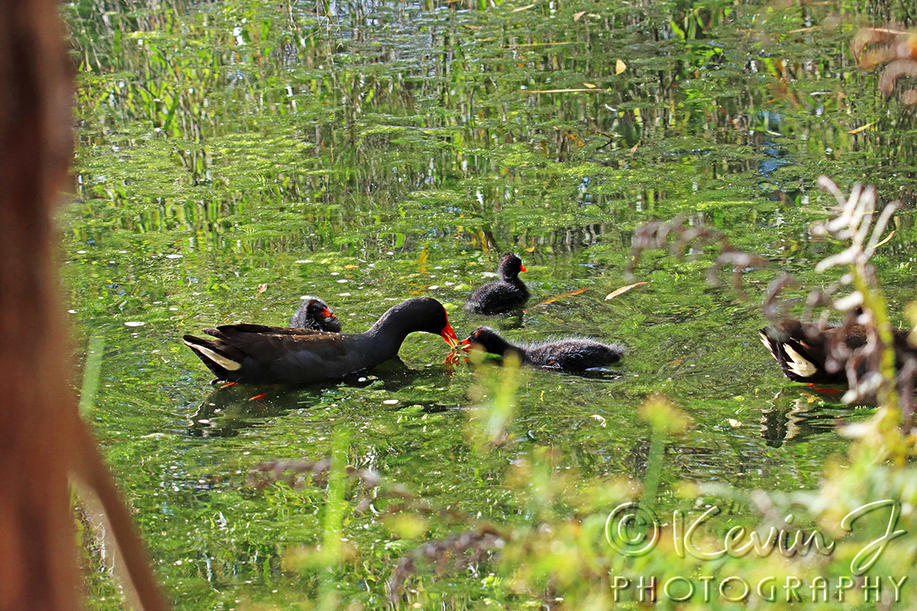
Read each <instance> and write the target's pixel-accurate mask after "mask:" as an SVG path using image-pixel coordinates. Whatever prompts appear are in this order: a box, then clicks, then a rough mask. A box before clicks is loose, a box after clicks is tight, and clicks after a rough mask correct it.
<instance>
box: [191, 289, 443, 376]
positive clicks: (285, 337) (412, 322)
mask: <svg viewBox="0 0 917 611" xmlns="http://www.w3.org/2000/svg"><path fill="white" fill-rule="evenodd" d="M415 331H422V332H425V333H434V334H436V335H439V336H441V337H442V338H443V339H444V340H446V342H447V343H448V344H449V345H450V346H452V347H456V346H457V345H458V338H457V337H456V336H455V331H453V330H452V327H451V326H450V325H449V319H448V317H447V316H446V310H445V309H444V308H443V306H442V304H441V303H440V302H438V301H436V300H435V299H431V298H429V297H419V298H415V299H408V300H407V301H403V302H401V303H399V304H398V305H396V306H394V307H392V308H391V309H389V310H388V312H386V313H385V314H383V315H382V316H381V317H380V318H379V320H377V321H376V323H375V324H374V325H373V326H372V327H370V328H369V329H368V330H367V331H366V332H364V333H348V334H341V333H328V332H325V331H315V330H312V329H291V328H287V327H266V326H263V325H253V324H241V325H223V326H221V327H217V328H216V329H204V333H207V334H208V335H212V336H213V337H215V338H216V339H201V338H199V337H194V336H193V335H185V336H184V338H183V340H184V342H185V344H186V345H187V346H188V347H189V348H191V350H193V351H194V353H195V354H196V355H197V356H198V358H200V359H201V361H203V362H204V364H205V365H206V366H207V367H208V368H209V369H210V371H212V372H213V373H214V375H216V377H217V379H219V380H225V381H227V382H240V383H243V384H311V383H313V382H322V381H332V380H340V379H343V378H344V377H346V376H348V375H350V374H352V373H356V372H358V371H362V370H364V369H370V368H371V367H374V366H376V365H378V364H380V363H382V362H384V361H387V360H389V359H391V358H394V357H395V356H397V355H398V349H399V348H401V344H402V342H404V338H405V337H407V336H408V334H409V333H414V332H415Z"/></svg>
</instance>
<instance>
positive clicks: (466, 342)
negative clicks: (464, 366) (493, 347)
mask: <svg viewBox="0 0 917 611" xmlns="http://www.w3.org/2000/svg"><path fill="white" fill-rule="evenodd" d="M462 350H471V340H470V339H463V340H462Z"/></svg>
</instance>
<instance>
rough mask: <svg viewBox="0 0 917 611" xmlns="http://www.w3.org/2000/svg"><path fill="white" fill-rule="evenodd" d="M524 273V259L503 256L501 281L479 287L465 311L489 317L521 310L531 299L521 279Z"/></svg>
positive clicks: (500, 268)
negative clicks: (521, 274) (520, 275)
mask: <svg viewBox="0 0 917 611" xmlns="http://www.w3.org/2000/svg"><path fill="white" fill-rule="evenodd" d="M524 271H526V269H525V266H524V265H523V264H522V259H520V258H519V257H517V256H516V255H514V254H512V253H507V254H505V255H503V257H502V258H501V259H500V264H499V266H498V267H497V273H498V274H499V275H500V280H499V281H496V282H488V283H487V284H484V285H482V286H480V287H478V289H477V290H476V291H475V292H474V293H472V294H471V297H470V298H469V299H468V302H467V303H466V304H465V309H466V310H468V311H469V312H475V313H477V314H488V315H493V314H503V313H506V312H512V311H514V310H519V309H521V308H522V307H523V306H524V305H525V303H526V302H527V301H528V299H529V290H528V288H526V286H525V283H523V282H522V280H520V279H519V273H520V272H524Z"/></svg>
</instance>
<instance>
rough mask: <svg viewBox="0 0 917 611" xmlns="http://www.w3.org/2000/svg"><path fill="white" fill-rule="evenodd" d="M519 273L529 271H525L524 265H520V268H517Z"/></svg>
mask: <svg viewBox="0 0 917 611" xmlns="http://www.w3.org/2000/svg"><path fill="white" fill-rule="evenodd" d="M519 271H520V272H527V271H529V270H527V269H525V266H524V265H520V266H519Z"/></svg>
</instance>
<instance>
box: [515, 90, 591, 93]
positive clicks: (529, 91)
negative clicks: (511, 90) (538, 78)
mask: <svg viewBox="0 0 917 611" xmlns="http://www.w3.org/2000/svg"><path fill="white" fill-rule="evenodd" d="M522 91H523V92H524V93H585V92H589V93H604V92H606V91H608V90H607V89H523V90H522Z"/></svg>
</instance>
